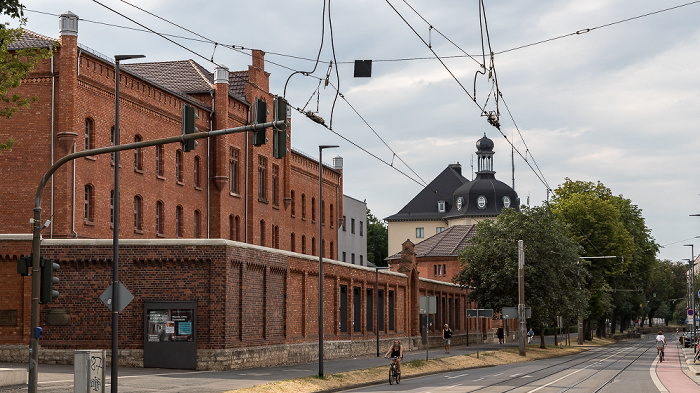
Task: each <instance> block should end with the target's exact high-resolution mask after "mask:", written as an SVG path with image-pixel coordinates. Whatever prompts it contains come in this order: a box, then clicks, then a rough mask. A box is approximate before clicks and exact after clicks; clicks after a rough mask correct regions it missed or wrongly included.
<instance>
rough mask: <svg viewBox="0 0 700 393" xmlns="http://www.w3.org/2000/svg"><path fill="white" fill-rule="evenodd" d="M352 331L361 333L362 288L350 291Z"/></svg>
mask: <svg viewBox="0 0 700 393" xmlns="http://www.w3.org/2000/svg"><path fill="white" fill-rule="evenodd" d="M352 331H353V332H355V333H361V332H362V288H360V287H354V288H353V289H352Z"/></svg>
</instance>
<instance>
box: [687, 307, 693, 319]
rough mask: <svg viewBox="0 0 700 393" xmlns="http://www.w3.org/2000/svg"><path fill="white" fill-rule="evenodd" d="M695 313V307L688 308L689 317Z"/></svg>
mask: <svg viewBox="0 0 700 393" xmlns="http://www.w3.org/2000/svg"><path fill="white" fill-rule="evenodd" d="M693 314H694V312H693V309H692V308H689V309H688V316H689V317H692V316H693Z"/></svg>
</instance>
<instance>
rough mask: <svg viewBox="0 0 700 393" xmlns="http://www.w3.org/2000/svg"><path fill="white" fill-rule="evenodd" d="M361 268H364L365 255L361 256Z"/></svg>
mask: <svg viewBox="0 0 700 393" xmlns="http://www.w3.org/2000/svg"><path fill="white" fill-rule="evenodd" d="M360 266H364V258H363V255H360Z"/></svg>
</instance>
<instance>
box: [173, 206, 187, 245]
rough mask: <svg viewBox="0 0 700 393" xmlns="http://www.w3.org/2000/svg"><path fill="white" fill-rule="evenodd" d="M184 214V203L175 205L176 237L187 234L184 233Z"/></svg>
mask: <svg viewBox="0 0 700 393" xmlns="http://www.w3.org/2000/svg"><path fill="white" fill-rule="evenodd" d="M183 216H184V209H183V208H182V205H177V207H175V236H176V237H183V236H184V235H185V233H184V227H185V222H184V221H185V218H184V217H183Z"/></svg>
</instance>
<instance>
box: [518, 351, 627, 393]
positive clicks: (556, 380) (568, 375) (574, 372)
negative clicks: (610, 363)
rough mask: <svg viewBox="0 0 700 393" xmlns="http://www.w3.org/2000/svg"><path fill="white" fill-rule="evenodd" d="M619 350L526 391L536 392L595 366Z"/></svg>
mask: <svg viewBox="0 0 700 393" xmlns="http://www.w3.org/2000/svg"><path fill="white" fill-rule="evenodd" d="M621 351H622V350H619V351H617V352H615V353H614V354H612V355H610V356H608V357H606V358H604V359H601V360H598V361H596V362H595V363H593V364H589V365H588V366H586V367H583V368H580V369H578V370H576V371H572V372H570V373H568V374H566V375H564V376H563V377H561V378H558V379H555V380H554V381H552V382H550V383H547V384H544V385H542V386H540V387H538V388H536V389H532V390H530V391H528V392H527V393H533V392H536V391H538V390H540V389H544V388H546V387H547V386H549V385H551V384H554V383H557V382H559V381H561V380H562V379H564V378H568V377H570V376H572V375H574V374H577V373H579V372H581V371H583V370H585V369H587V368H590V367H593V366H595V365H596V364H598V363H600V362H602V361H603V360H607V359H610V358H611V357H613V356H615V355H617V354H618V353H620V352H621Z"/></svg>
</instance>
